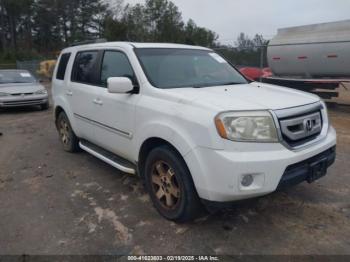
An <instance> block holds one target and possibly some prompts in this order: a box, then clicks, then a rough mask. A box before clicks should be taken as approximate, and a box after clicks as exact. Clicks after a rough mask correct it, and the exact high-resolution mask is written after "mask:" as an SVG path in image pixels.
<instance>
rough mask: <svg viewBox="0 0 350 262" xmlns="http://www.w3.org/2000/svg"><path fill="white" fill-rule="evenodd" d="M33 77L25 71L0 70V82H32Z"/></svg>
mask: <svg viewBox="0 0 350 262" xmlns="http://www.w3.org/2000/svg"><path fill="white" fill-rule="evenodd" d="M34 82H36V80H35V78H34V77H33V76H32V75H31V74H30V73H29V72H27V71H1V70H0V84H12V83H34Z"/></svg>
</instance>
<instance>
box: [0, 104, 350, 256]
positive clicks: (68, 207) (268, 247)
mask: <svg viewBox="0 0 350 262" xmlns="http://www.w3.org/2000/svg"><path fill="white" fill-rule="evenodd" d="M330 116H331V121H332V123H333V125H334V127H335V128H336V129H337V132H338V148H337V159H336V163H335V165H334V166H332V167H331V168H330V169H329V172H328V175H327V176H326V177H324V178H322V179H320V180H318V181H317V182H315V183H313V184H311V185H309V184H306V183H303V184H301V185H298V186H296V187H293V188H289V189H288V190H285V191H282V192H277V193H274V194H271V195H268V196H265V197H262V198H259V199H253V200H249V201H245V202H241V203H237V205H236V206H235V207H234V208H232V209H230V210H225V211H223V212H219V213H216V214H211V215H208V216H206V217H204V218H201V219H199V220H197V221H195V222H193V223H190V224H184V225H177V224H174V223H171V222H169V221H166V220H165V219H163V218H162V217H160V216H159V215H158V214H157V212H156V211H155V209H154V208H153V207H152V204H151V202H150V200H149V198H148V195H147V194H146V192H145V190H144V189H143V187H142V185H141V183H140V181H139V179H138V178H136V177H132V176H128V175H125V174H123V173H121V172H119V171H118V170H116V169H114V168H112V167H110V166H108V165H107V164H105V163H103V162H101V161H100V160H98V159H96V158H94V157H93V156H90V155H88V154H87V153H84V152H81V153H78V154H69V153H66V152H64V151H63V150H62V148H61V145H60V143H59V141H58V136H57V133H56V130H55V127H54V123H53V117H52V112H51V110H49V111H39V110H37V109H35V108H26V109H16V110H1V111H0V131H1V132H3V136H0V254H130V253H132V254H157V255H160V254H213V255H215V254H217V255H221V254H235V255H237V254H283V255H286V254H299V255H302V254H350V201H349V200H350V189H349V184H350V165H349V162H350V107H335V108H332V109H331V110H330Z"/></svg>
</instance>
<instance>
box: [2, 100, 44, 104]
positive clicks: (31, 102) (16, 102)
mask: <svg viewBox="0 0 350 262" xmlns="http://www.w3.org/2000/svg"><path fill="white" fill-rule="evenodd" d="M42 103H44V100H42V99H32V100H19V101H4V102H3V103H2V104H3V105H4V106H26V105H39V104H42Z"/></svg>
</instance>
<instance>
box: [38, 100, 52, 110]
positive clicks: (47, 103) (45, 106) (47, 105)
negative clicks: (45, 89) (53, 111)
mask: <svg viewBox="0 0 350 262" xmlns="http://www.w3.org/2000/svg"><path fill="white" fill-rule="evenodd" d="M49 107H50V104H49V102H46V103H45V104H42V105H40V109H41V110H47V109H49Z"/></svg>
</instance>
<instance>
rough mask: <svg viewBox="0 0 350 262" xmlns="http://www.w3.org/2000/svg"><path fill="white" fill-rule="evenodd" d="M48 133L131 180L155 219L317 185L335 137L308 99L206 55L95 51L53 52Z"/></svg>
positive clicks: (156, 47) (135, 48) (322, 110)
mask: <svg viewBox="0 0 350 262" xmlns="http://www.w3.org/2000/svg"><path fill="white" fill-rule="evenodd" d="M53 99H54V106H55V110H54V112H55V120H56V126H57V129H58V132H59V135H60V138H61V141H62V144H63V148H64V149H65V150H66V151H69V152H74V151H77V150H78V149H79V148H81V149H83V150H85V151H87V152H89V153H90V154H92V155H94V156H96V157H97V158H99V159H101V160H103V161H105V162H107V163H108V164H110V165H112V166H114V167H116V168H117V169H119V170H121V171H123V172H126V173H130V174H138V175H139V176H140V177H141V178H142V179H143V180H144V182H145V186H146V188H147V190H148V192H149V194H150V197H151V199H152V201H153V203H154V206H155V207H156V209H157V210H158V211H159V213H160V214H161V215H163V216H164V217H166V218H167V219H170V220H174V221H178V222H181V221H186V220H190V219H193V218H194V217H195V216H196V215H198V214H199V211H200V210H201V207H202V206H203V203H204V204H206V205H210V204H211V205H213V204H214V205H217V204H223V203H224V204H226V203H229V202H232V201H235V200H239V199H246V198H251V197H257V196H261V195H265V194H269V193H271V192H273V191H276V190H277V189H279V188H281V187H284V186H287V185H292V184H297V183H300V182H303V181H307V182H309V183H311V182H312V181H314V180H316V179H318V178H320V177H321V176H323V175H325V174H326V171H327V168H328V167H329V166H330V165H331V164H332V163H333V162H334V160H335V145H336V133H335V130H334V129H333V128H332V127H331V125H330V124H329V120H328V115H327V109H326V106H325V104H324V103H323V102H321V101H320V99H319V97H317V96H315V95H312V94H309V93H304V92H300V91H296V90H293V89H288V88H284V87H279V86H273V85H267V84H262V83H256V82H250V81H248V80H247V79H246V78H244V77H243V76H242V75H241V74H240V73H239V72H238V71H237V70H236V69H235V68H234V67H233V66H232V65H230V64H229V63H228V62H227V61H226V60H225V59H224V58H222V57H221V56H220V55H218V54H216V53H215V52H214V51H213V50H210V49H207V48H203V47H195V46H187V45H177V44H151V43H147V44H146V43H125V42H122V43H118V42H110V43H99V44H86V45H79V46H73V47H70V48H67V49H64V50H63V51H62V54H61V55H60V58H59V62H58V63H57V66H56V69H55V72H54V77H53Z"/></svg>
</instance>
